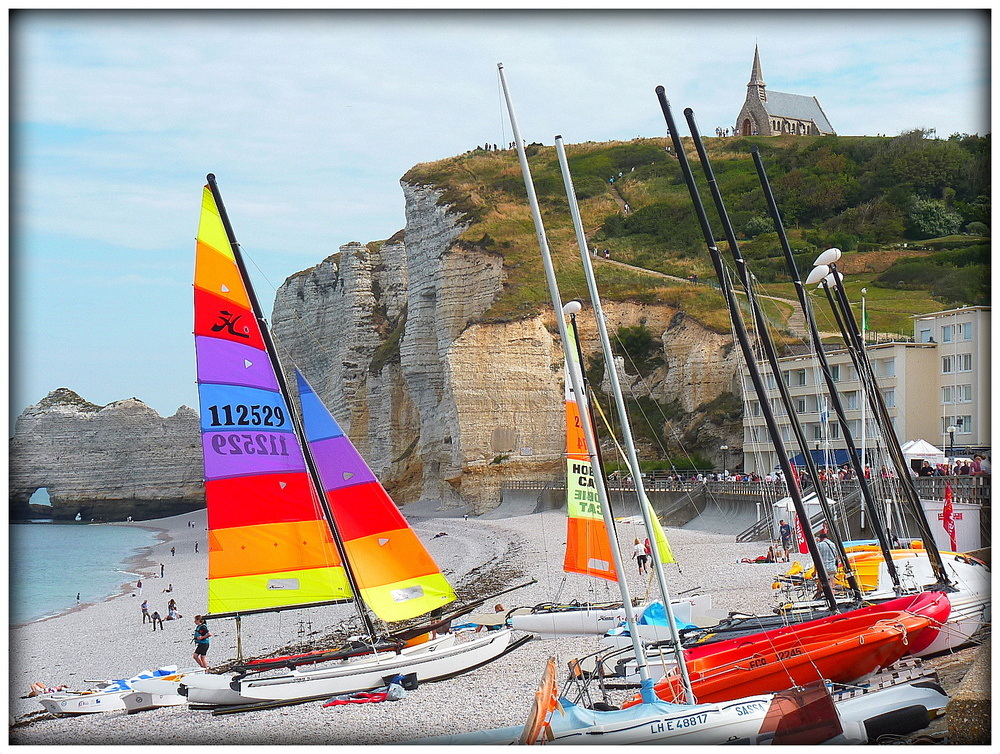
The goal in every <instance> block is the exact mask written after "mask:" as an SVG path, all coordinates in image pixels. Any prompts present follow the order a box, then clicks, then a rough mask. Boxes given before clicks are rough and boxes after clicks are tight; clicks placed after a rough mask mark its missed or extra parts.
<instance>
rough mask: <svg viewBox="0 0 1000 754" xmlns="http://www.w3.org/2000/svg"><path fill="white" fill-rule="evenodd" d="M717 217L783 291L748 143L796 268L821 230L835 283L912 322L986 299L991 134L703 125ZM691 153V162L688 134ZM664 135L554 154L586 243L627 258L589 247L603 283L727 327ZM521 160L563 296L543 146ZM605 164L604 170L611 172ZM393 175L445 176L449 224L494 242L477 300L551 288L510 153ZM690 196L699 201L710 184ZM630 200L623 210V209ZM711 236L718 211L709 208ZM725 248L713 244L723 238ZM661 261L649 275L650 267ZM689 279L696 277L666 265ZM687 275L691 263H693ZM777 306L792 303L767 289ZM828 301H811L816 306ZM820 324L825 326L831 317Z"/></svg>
mask: <svg viewBox="0 0 1000 754" xmlns="http://www.w3.org/2000/svg"><path fill="white" fill-rule="evenodd" d="M705 142H706V146H707V148H708V151H709V155H710V157H711V159H712V166H713V169H714V171H715V174H716V178H717V180H718V183H719V187H720V189H721V191H722V194H723V196H724V198H725V201H726V204H727V211H728V213H729V216H730V220H731V221H732V223H733V226H734V228H735V229H736V232H737V236H738V240H739V241H740V246H741V249H742V251H743V254H744V256H745V257H746V258H747V259H748V261H749V262H750V267H751V269H752V270H753V272H754V274H755V276H756V277H757V278H758V280H759V281H760V283H761V284H762V288H763V292H764V293H766V294H768V295H772V296H776V297H783V298H794V291H793V289H792V287H791V285H790V284H789V283H788V282H787V281H788V280H789V278H788V275H787V273H786V272H785V269H784V263H783V261H782V258H781V250H780V247H779V245H778V242H777V235H776V233H775V232H774V230H773V226H772V225H771V223H770V220H769V218H768V217H767V213H766V208H765V204H764V199H763V196H762V194H761V191H760V187H759V185H758V182H757V176H756V171H755V169H754V166H753V161H752V159H751V157H750V151H749V150H750V147H751V146H753V145H757V146H758V147H759V148H760V151H761V155H762V157H763V159H764V162H765V164H766V166H767V169H768V174H769V180H770V182H771V185H772V188H773V191H774V194H775V197H776V199H777V201H778V203H779V206H780V209H781V212H782V215H783V218H784V221H785V225H786V228H787V233H788V237H789V240H790V242H791V244H792V246H793V249H794V251H795V252H796V256H797V260H798V265H799V269H800V270H802V272H803V275H804V274H805V273H806V272H807V271H808V270H809V269H810V267H811V263H812V259H813V258H814V257H815V255H816V254H818V253H819V252H820V251H822V250H823V249H825V248H827V247H829V246H838V247H840V248H841V249H842V250H844V251H845V255H844V258H843V260H842V263H841V267H842V269H843V271H844V272H845V273H846V274H847V275H848V280H847V283H846V289H847V293H848V295H849V297H850V298H851V300H852V301H860V297H861V294H860V290H861V288H867V303H868V309H869V317H870V321H871V324H872V328H873V329H878V330H882V331H887V332H901V333H909V332H911V330H912V327H911V325H910V323H909V318H910V316H911V315H913V314H920V313H926V312H929V311H935V310H940V309H943V308H947V307H949V306H953V305H961V304H979V303H987V302H988V300H989V288H988V285H989V282H988V281H989V278H988V264H989V251H990V245H989V238H988V234H989V227H988V223H989V221H990V196H989V181H990V172H989V159H990V139H989V137H986V138H980V137H976V136H972V137H969V136H961V135H956V136H953V137H952V138H950V139H947V140H939V139H927V138H925V135H924V134H923V133H921V132H913V133H908V134H903V135H901V136H898V137H894V138H882V137H793V136H786V137H771V138H767V137H745V138H744V137H737V138H725V139H718V138H711V139H706V140H705ZM685 143H686V147H687V148H688V150H689V152H688V156H689V159H690V160H691V161H692V166H693V167H694V168H695V171H696V172H700V166H699V165H698V161H697V155H696V154H695V153H694V150H693V146H692V145H691V143H690V140H685ZM667 146H668V142H667V140H666V139H637V140H635V141H631V142H611V143H601V144H597V143H587V144H577V145H570V146H568V147H567V155H568V159H569V163H570V169H571V171H572V174H573V182H574V188H575V190H576V193H577V198H578V201H579V203H580V211H581V215H582V218H583V224H584V228H585V230H586V232H587V235H588V243H589V244H590V246H591V249H592V250H593V249H600V250H603V249H608V250H609V251H610V253H611V258H612V259H613V260H616V261H619V262H625V263H627V264H629V265H631V266H632V267H631V268H625V267H622V266H619V265H614V264H607V263H604V262H602V261H601V260H598V262H597V264H596V270H597V277H598V284H599V286H600V289H601V292H602V296H604V297H605V298H607V299H619V300H622V299H632V300H637V301H646V302H649V301H661V302H664V303H669V304H670V305H673V306H677V307H678V308H681V309H684V310H685V311H686V312H687V313H688V314H689V315H690V316H693V317H696V318H697V319H698V320H700V321H701V322H703V323H704V324H705V325H706V326H708V327H711V328H713V329H716V330H719V331H726V330H728V328H729V321H728V316H727V315H726V314H725V311H724V307H723V304H722V299H721V297H720V295H719V294H718V292H717V291H716V290H714V289H713V288H712V287H711V285H708V284H705V283H706V282H714V281H715V275H714V272H713V270H712V266H711V262H710V259H709V257H708V253H707V252H706V250H705V247H704V241H703V239H702V236H701V232H700V230H699V226H698V224H697V220H696V218H695V215H694V211H693V209H692V206H691V200H690V197H689V195H688V192H687V189H686V187H685V186H684V184H683V182H682V179H681V174H680V169H679V167H678V163H677V160H676V159H675V158H674V157H673V156H672V155H671V154H669V153H668V152H667V151H666V147H667ZM528 155H529V164H530V166H531V171H532V176H533V178H534V181H535V188H536V191H537V194H538V198H539V203H540V206H541V209H542V215H543V218H544V221H545V226H546V231H547V236H548V240H549V244H550V247H551V249H552V252H553V256H554V258H555V262H556V267H557V274H558V277H559V281H560V287H561V289H562V293H563V296H564V298H567V299H568V298H571V297H585V294H586V287H585V284H584V281H583V276H582V270H581V266H580V261H579V257H578V254H579V252H578V251H577V248H576V242H575V236H574V233H573V228H572V223H571V220H570V215H569V208H568V204H567V201H566V196H565V191H564V187H563V180H562V177H561V175H560V172H559V166H558V162H557V160H556V155H555V149H554V147H546V146H541V145H537V144H536V145H531V146H529V148H528ZM612 179H613V180H612ZM404 180H406V181H408V182H410V183H414V184H420V185H429V186H433V187H435V188H437V189H439V190H441V191H442V192H443V196H442V199H441V201H442V203H447V204H449V205H451V206H452V207H454V208H455V209H456V210H457V211H459V212H461V213H462V214H463V215H464V216H465V219H466V220H467V221H468V222H470V223H471V225H470V227H469V229H468V230H467V231H466V232H465V234H464V235H463V238H462V240H463V241H465V242H467V243H471V244H475V245H478V246H481V247H483V248H486V249H488V250H490V251H493V252H497V253H500V254H502V255H503V257H504V267H505V271H506V273H507V284H506V287H505V290H504V292H503V294H502V295H501V297H500V298H499V299H498V300H497V301H496V303H495V304H494V305H493V307H492V308H491V309H490V310H489V311H488V312H487V313H486V315H485V318H486V319H488V320H509V319H514V318H518V317H522V316H525V315H529V314H532V313H534V312H537V311H538V310H539V309H540V308H541V307H542V306H543V305H544V304H545V303H547V302H548V300H549V296H548V293H547V290H546V287H545V278H544V274H543V272H542V265H541V259H540V256H539V251H538V244H537V240H536V238H535V232H534V227H533V224H532V221H531V215H530V211H529V208H528V204H527V194H526V192H525V188H524V184H523V182H522V178H521V172H520V168H519V166H518V162H517V156H516V153H515V152H514V151H513V150H502V151H489V152H487V151H483V150H475V151H472V152H468V153H466V154H463V155H460V156H457V157H453V158H450V159H447V160H441V161H439V162H435V163H427V164H423V165H418V166H416V167H414V168H413V169H411V170H410V171H409V172H408V173H407V174H406V175H405V176H404ZM703 200H704V201H705V203H706V204H707V205H710V204H711V201H710V197H709V194H708V193H707V191H705V192H704V193H703ZM626 202H627V203H628V206H629V211H627V212H626V210H625V203H626ZM709 212H710V221H711V223H712V226H713V229H714V230H715V232H716V234H717V236H719V237H721V236H722V228H721V224H720V223H719V221H718V218H717V216H716V215H715V213H714V208H711V207H710V208H709ZM722 248H723V250H724V251H725V248H726V244H724V243H723V244H722ZM647 270H648V271H652V272H655V273H661V274H659V275H656V274H651V273H650V272H646V271H647ZM667 275H669V276H677V277H679V278H692V279H697V280H698V281H699V284H692V283H689V282H686V281H680V280H673V279H670V278H667V277H665V276H667ZM694 276H697V277H696V278H695V277H694ZM768 308H769V314H770V316H773V317H775V318H776V319H778V320H780V319H782V318H785V317H787V316H789V315H790V314H791V313H792V309H791V307H788V306H786V305H783V304H781V303H780V302H771V303H769V305H768ZM825 309H826V307H825V306H820V307H818V308H817V310H818V311H819V312H820V313H822V312H823V311H825ZM830 325H831V326H829V327H825V329H833V327H832V323H830Z"/></svg>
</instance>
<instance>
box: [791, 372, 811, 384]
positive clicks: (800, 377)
mask: <svg viewBox="0 0 1000 754" xmlns="http://www.w3.org/2000/svg"><path fill="white" fill-rule="evenodd" d="M791 384H792V385H794V386H796V387H801V386H802V385H806V384H808V383H807V382H806V370H805V369H796V370H795V371H794V372H792V382H791Z"/></svg>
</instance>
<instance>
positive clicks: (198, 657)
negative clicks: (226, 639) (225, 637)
mask: <svg viewBox="0 0 1000 754" xmlns="http://www.w3.org/2000/svg"><path fill="white" fill-rule="evenodd" d="M211 636H212V634H211V633H210V632H209V630H208V626H206V625H205V618H204V616H201V615H196V616H194V637H193V639H192V640H193V641H194V661H195V662H197V663H198V664H199V665H201V667H203V668H206V669H207V668H208V659H207V658H206V655H207V654H208V643H209V639H210V638H211Z"/></svg>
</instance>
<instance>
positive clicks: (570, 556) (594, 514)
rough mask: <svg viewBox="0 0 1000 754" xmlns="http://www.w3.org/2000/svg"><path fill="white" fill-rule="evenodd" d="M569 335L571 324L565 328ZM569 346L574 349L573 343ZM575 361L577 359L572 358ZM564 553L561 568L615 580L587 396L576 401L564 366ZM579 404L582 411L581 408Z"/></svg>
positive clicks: (615, 575)
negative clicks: (591, 450) (587, 432)
mask: <svg viewBox="0 0 1000 754" xmlns="http://www.w3.org/2000/svg"><path fill="white" fill-rule="evenodd" d="M568 331H569V333H570V338H572V337H573V335H572V328H568ZM571 345H572V348H571V349H570V350H571V351H572V352H573V353H575V352H576V344H575V343H572V344H571ZM574 362H575V363H577V364H578V363H579V362H577V361H576V359H574ZM565 383H566V516H567V518H566V557H565V559H564V560H563V570H564V571H567V572H568V573H582V574H584V575H586V576H597V577H599V578H602V579H608V580H609V581H618V572H617V570H616V569H615V561H614V558H613V556H612V554H611V542H610V541H609V540H608V529H607V527H606V526H605V524H604V515H603V513H602V511H601V501H600V498H599V496H598V494H597V486H596V485H595V483H594V474H593V469H592V468H591V464H590V456H589V454H588V453H587V441H586V437H585V436H584V433H583V422H584V421H589V414H588V413H587V412H586V407H587V403H586V400H587V399H586V396H583V397H582V399H581V400H580V401H579V402H578V401H577V400H576V396H574V395H573V381H572V380H571V379H570V376H569V370H568V369H567V370H566V375H565ZM581 405H582V407H583V409H584V410H583V411H582V412H581V410H580V408H581Z"/></svg>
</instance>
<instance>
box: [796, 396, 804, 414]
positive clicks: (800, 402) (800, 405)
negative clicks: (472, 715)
mask: <svg viewBox="0 0 1000 754" xmlns="http://www.w3.org/2000/svg"><path fill="white" fill-rule="evenodd" d="M805 412H806V399H805V398H804V397H803V398H796V399H795V413H797V414H804V413H805Z"/></svg>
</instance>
